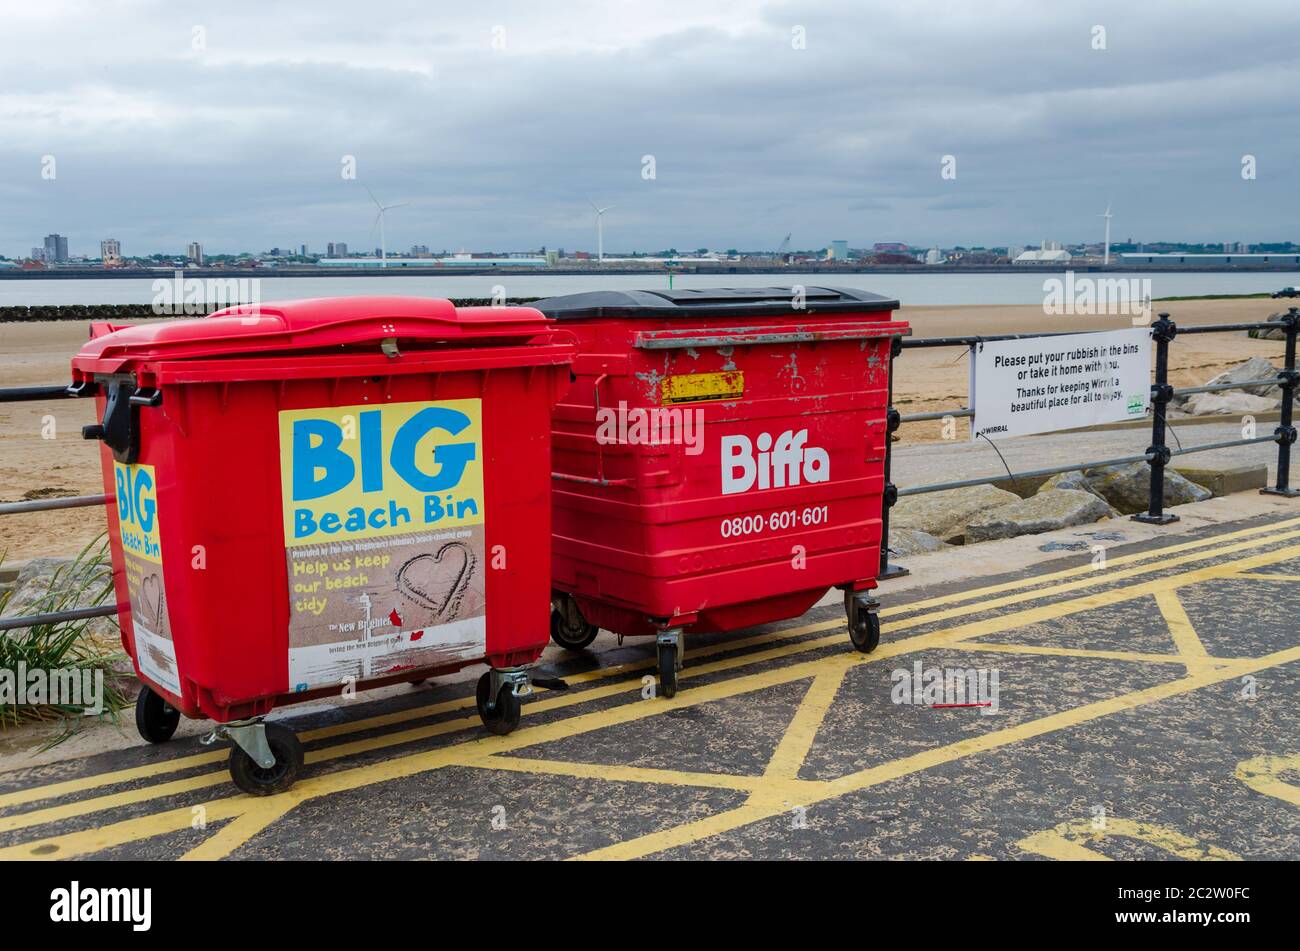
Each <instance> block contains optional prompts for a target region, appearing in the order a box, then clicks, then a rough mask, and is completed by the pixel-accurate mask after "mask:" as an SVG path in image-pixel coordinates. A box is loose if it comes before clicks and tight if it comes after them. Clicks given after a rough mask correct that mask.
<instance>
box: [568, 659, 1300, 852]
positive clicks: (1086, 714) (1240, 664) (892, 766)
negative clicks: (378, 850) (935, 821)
mask: <svg viewBox="0 0 1300 951" xmlns="http://www.w3.org/2000/svg"><path fill="white" fill-rule="evenodd" d="M1297 660H1300V647H1292V648H1289V649H1287V650H1282V651H1277V652H1275V653H1272V654H1268V655H1266V656H1264V657H1260V658H1250V659H1244V660H1240V661H1234V662H1233V663H1232V664H1230V665H1226V666H1224V667H1219V668H1213V669H1204V670H1199V671H1197V672H1195V673H1191V674H1188V675H1187V676H1186V677H1181V678H1179V679H1177V680H1171V681H1168V682H1166V683H1163V684H1158V685H1156V686H1154V687H1147V688H1145V689H1143V690H1135V691H1132V692H1130V693H1126V694H1122V695H1120V696H1117V697H1111V698H1109V699H1107V700H1099V701H1097V702H1095V703H1090V704H1087V705H1085V706H1082V707H1077V708H1075V709H1073V710H1066V711H1063V712H1061V713H1054V714H1051V715H1050V716H1046V717H1041V718H1039V719H1037V720H1031V721H1029V722H1027V723H1022V724H1019V725H1017V726H1013V727H1008V728H1007V729H1004V730H997V731H994V732H992V733H986V734H984V735H983V736H979V737H974V738H971V739H966V740H961V741H959V742H957V743H951V744H948V745H947V746H941V747H938V748H936V749H933V750H926V751H925V752H922V753H917V754H915V755H913V756H908V757H904V758H902V759H898V760H893V761H891V762H888V763H884V764H882V765H880V766H873V767H870V768H868V769H864V770H861V771H859V772H857V773H853V774H851V775H849V776H844V777H841V778H840V779H836V780H832V781H831V782H830V783H829V784H828V785H829V786H830V791H829V792H828V793H827V794H826V795H824V796H822V797H820V799H830V798H834V797H837V796H842V795H844V794H846V793H850V792H860V791H862V790H864V789H869V788H871V787H872V786H878V785H880V784H881V783H885V782H888V781H890V780H893V779H899V778H901V777H903V776H909V775H911V774H913V773H917V772H920V771H922V770H925V769H930V768H931V767H934V766H939V765H942V764H944V763H950V762H953V761H954V760H959V759H963V758H965V757H968V756H971V755H973V754H975V753H983V752H987V751H989V750H994V749H999V748H1001V747H1004V746H1009V745H1011V744H1013V743H1021V742H1024V741H1026V740H1030V739H1033V738H1035V737H1039V736H1043V735H1045V734H1048V733H1053V732H1056V731H1058V730H1063V729H1066V728H1068V727H1072V726H1078V725H1079V724H1082V723H1087V722H1089V721H1091V720H1095V719H1098V718H1099V717H1104V716H1110V715H1111V714H1114V713H1121V712H1124V711H1126V710H1133V709H1136V708H1137V707H1140V706H1143V705H1145V704H1149V703H1154V702H1156V701H1158V700H1165V699H1168V698H1170V697H1176V696H1179V695H1181V694H1185V693H1190V692H1192V691H1194V690H1199V689H1201V688H1202V687H1208V686H1211V685H1213V684H1216V683H1221V682H1223V681H1225V680H1232V679H1234V678H1236V677H1239V676H1242V675H1244V674H1248V673H1253V672H1256V671H1260V670H1265V669H1267V668H1270V667H1277V666H1279V665H1281V664H1288V663H1292V662H1293V661H1297ZM816 801H819V799H808V800H806V801H805V802H804V803H803V804H804V805H811V804H813V803H814V802H816ZM780 811H781V809H780V808H773V806H772V804H771V803H767V804H765V805H762V806H760V805H758V804H756V803H755V802H754V801H753V800H751V801H750V802H749V803H746V805H745V806H742V807H740V808H738V809H732V810H729V811H726V812H721V813H718V814H717V815H713V816H709V817H708V818H705V819H700V820H697V821H695V822H690V823H686V824H685V825H681V826H677V827H675V828H673V829H669V830H667V831H665V832H660V833H651V834H650V835H646V836H641V837H640V838H636V839H630V840H628V841H626V842H620V843H617V844H616V845H612V846H608V847H606V848H603V849H597V850H595V851H593V852H589V853H587V854H586V855H583V856H579V858H584V859H631V858H641V857H644V856H647V855H652V854H654V853H655V852H660V851H663V850H664V849H669V848H673V847H674V846H678V845H685V844H689V843H693V842H697V841H699V840H701V839H705V838H709V837H712V836H716V835H719V834H721V833H724V832H730V831H732V830H734V829H738V828H740V827H742V826H745V825H749V824H750V823H752V822H756V821H758V820H761V819H768V818H771V817H772V816H774V815H776V814H777V813H779V812H780Z"/></svg>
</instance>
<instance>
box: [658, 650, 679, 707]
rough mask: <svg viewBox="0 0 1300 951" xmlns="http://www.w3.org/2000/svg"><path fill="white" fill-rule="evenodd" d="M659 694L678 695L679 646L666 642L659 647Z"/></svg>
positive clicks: (665, 695)
mask: <svg viewBox="0 0 1300 951" xmlns="http://www.w3.org/2000/svg"><path fill="white" fill-rule="evenodd" d="M659 695H660V696H661V697H665V698H668V699H672V698H673V697H675V696H677V648H676V647H672V646H669V645H666V644H664V645H660V647H659Z"/></svg>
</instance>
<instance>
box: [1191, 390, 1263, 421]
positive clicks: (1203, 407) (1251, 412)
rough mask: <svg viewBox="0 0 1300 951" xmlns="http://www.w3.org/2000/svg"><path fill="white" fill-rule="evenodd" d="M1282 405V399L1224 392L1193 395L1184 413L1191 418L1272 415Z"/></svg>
mask: <svg viewBox="0 0 1300 951" xmlns="http://www.w3.org/2000/svg"><path fill="white" fill-rule="evenodd" d="M1274 389H1276V387H1274ZM1278 392H1279V393H1280V392H1281V390H1278ZM1281 405H1282V400H1281V399H1280V398H1278V399H1269V398H1267V397H1264V396H1255V395H1253V394H1251V393H1247V392H1246V391H1245V390H1222V391H1220V392H1218V393H1193V394H1192V395H1191V396H1189V397H1188V398H1187V400H1186V401H1185V402H1184V403H1183V404H1182V411H1183V412H1184V413H1187V414H1188V415H1190V416H1218V415H1221V414H1225V413H1226V414H1229V415H1232V416H1258V415H1260V414H1261V413H1271V412H1272V411H1273V410H1275V409H1277V408H1278V407H1279V406H1281Z"/></svg>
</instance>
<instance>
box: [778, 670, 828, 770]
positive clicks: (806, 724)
mask: <svg viewBox="0 0 1300 951" xmlns="http://www.w3.org/2000/svg"><path fill="white" fill-rule="evenodd" d="M848 672H849V668H848V667H842V668H840V669H839V670H831V671H828V672H826V673H824V674H818V675H817V677H815V678H814V679H813V682H812V685H811V686H810V687H809V688H808V692H807V693H806V694H804V696H803V699H802V700H801V701H800V702H799V706H798V708H797V709H796V710H795V714H794V717H793V719H791V721H790V725H789V726H787V727H786V730H785V734H784V735H783V736H782V737H781V742H780V743H778V744H777V747H776V750H775V752H773V754H772V759H771V760H770V761H769V762H768V764H767V769H766V770H765V771H764V775H765V776H768V777H771V778H774V779H795V778H797V777H798V774H799V768H800V767H801V766H803V761H804V759H805V758H806V757H807V755H808V751H809V750H810V749H812V745H813V741H814V740H815V739H817V731H818V730H820V729H821V725H822V721H823V720H825V719H826V714H827V713H829V712H830V709H831V704H832V703H833V702H834V701H835V695H836V694H837V693H839V689H840V685H841V684H842V683H844V677H845V675H846V674H847V673H848Z"/></svg>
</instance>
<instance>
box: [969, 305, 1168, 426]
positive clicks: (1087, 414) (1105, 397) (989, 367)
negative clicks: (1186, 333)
mask: <svg viewBox="0 0 1300 951" xmlns="http://www.w3.org/2000/svg"><path fill="white" fill-rule="evenodd" d="M970 398H971V403H970V405H971V408H972V409H973V410H974V411H975V417H974V418H973V419H972V421H971V439H978V438H979V437H980V436H981V435H984V436H989V437H996V436H1028V435H1032V434H1033V433H1048V432H1054V431H1057V430H1062V429H1078V428H1079V427H1081V426H1095V425H1097V424H1099V423H1113V422H1119V421H1121V420H1127V419H1142V418H1144V417H1145V416H1146V415H1147V412H1148V409H1149V407H1150V405H1151V330H1150V328H1148V327H1141V328H1135V329H1133V330H1108V331H1103V332H1101V333H1084V334H1066V335H1062V336H1059V337H1035V338H1031V339H1026V340H997V341H991V342H988V343H981V344H976V345H975V347H974V348H973V350H972V359H971V368H970Z"/></svg>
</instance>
